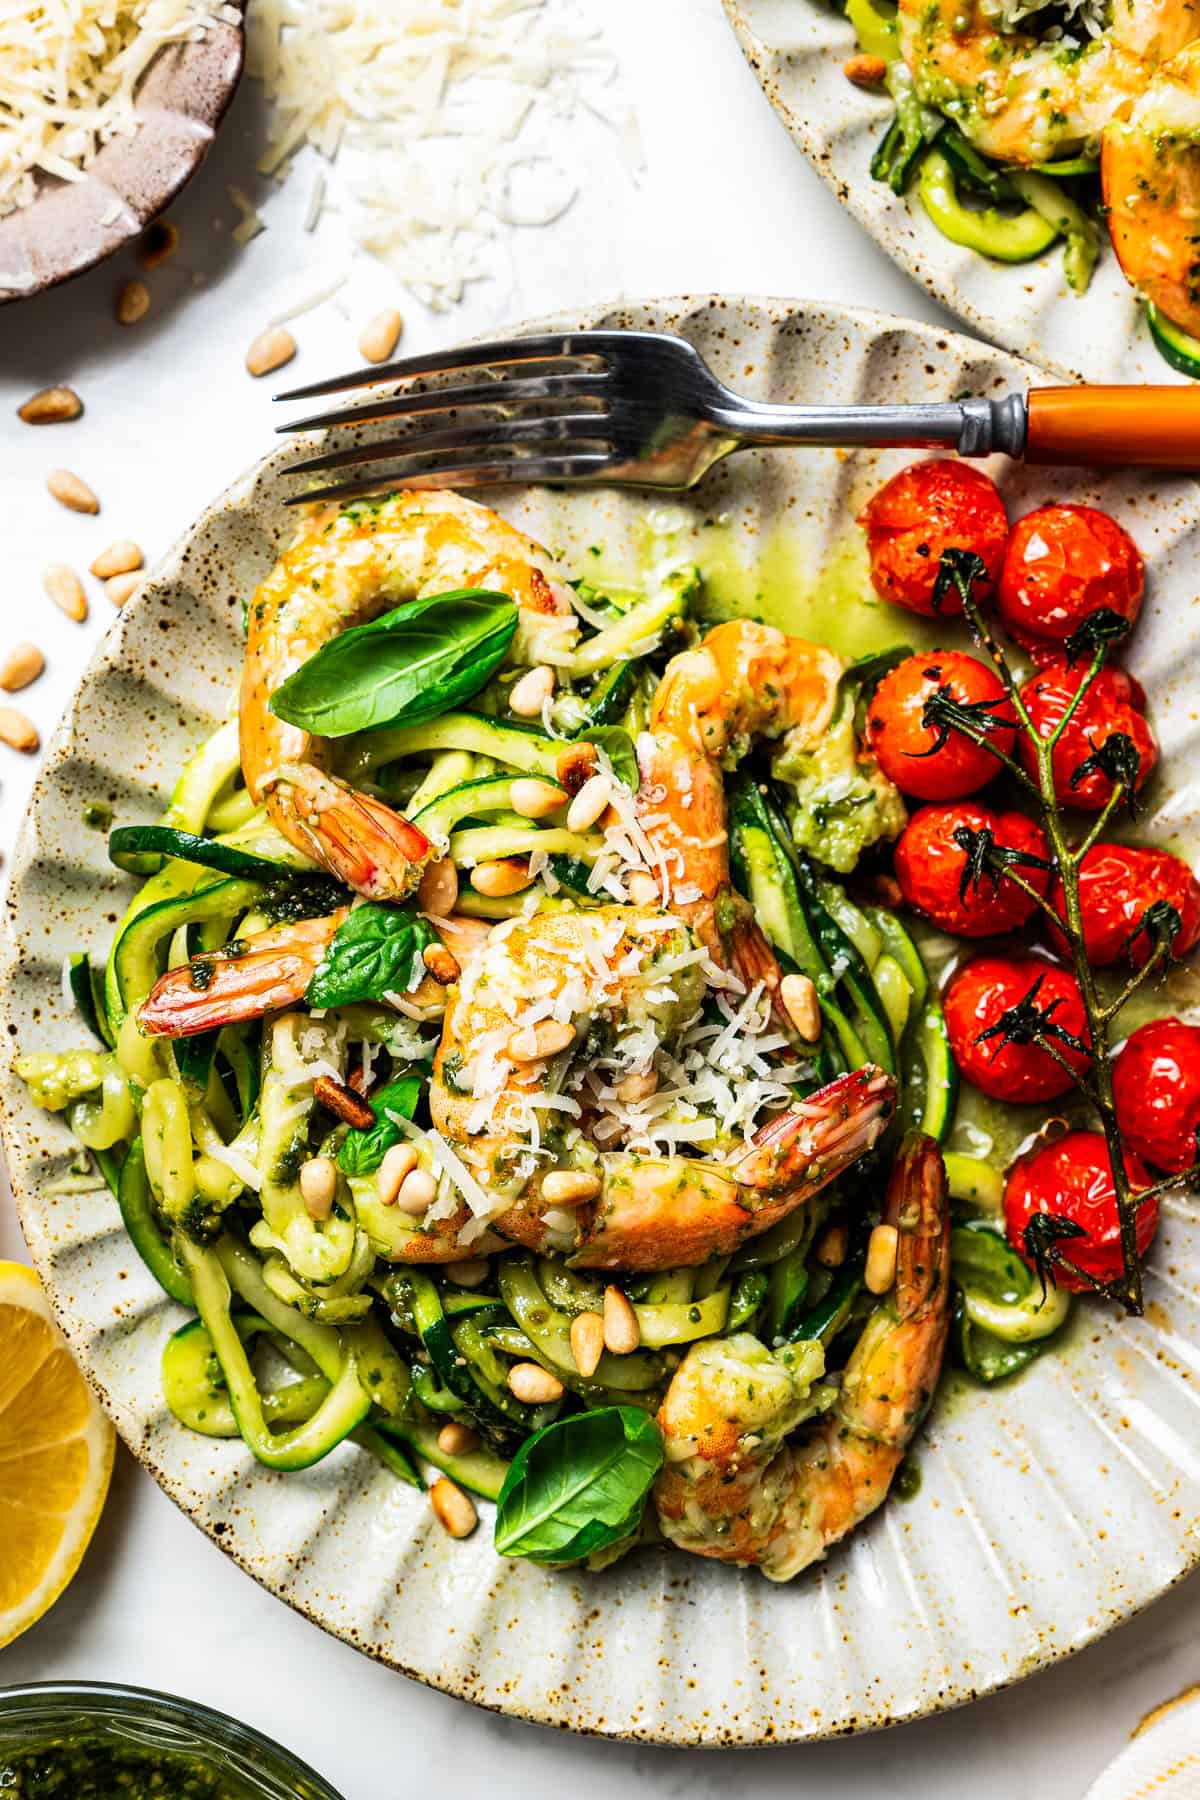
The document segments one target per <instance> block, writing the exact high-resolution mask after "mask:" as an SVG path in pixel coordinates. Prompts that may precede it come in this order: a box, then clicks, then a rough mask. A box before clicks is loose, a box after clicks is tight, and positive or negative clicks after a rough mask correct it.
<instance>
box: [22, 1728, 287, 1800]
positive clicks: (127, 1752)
mask: <svg viewBox="0 0 1200 1800" xmlns="http://www.w3.org/2000/svg"><path fill="white" fill-rule="evenodd" d="M0 1795H3V1796H4V1800H252V1794H251V1790H250V1789H249V1788H247V1787H244V1786H243V1785H242V1783H241V1782H240V1781H236V1780H232V1779H231V1778H230V1777H229V1776H228V1775H227V1774H225V1773H223V1772H222V1771H220V1770H218V1769H215V1768H213V1766H212V1765H211V1764H210V1763H207V1762H201V1761H199V1760H197V1758H195V1757H192V1756H185V1755H182V1754H177V1753H176V1752H174V1751H168V1750H150V1749H146V1748H145V1747H143V1746H142V1745H135V1744H124V1743H118V1742H116V1741H114V1740H113V1739H112V1738H108V1737H100V1736H97V1737H72V1738H53V1739H49V1740H48V1741H47V1742H46V1743H45V1744H42V1745H39V1746H38V1747H37V1748H31V1749H21V1750H16V1751H7V1752H6V1751H0Z"/></svg>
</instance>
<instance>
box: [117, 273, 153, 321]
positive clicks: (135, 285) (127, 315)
mask: <svg viewBox="0 0 1200 1800" xmlns="http://www.w3.org/2000/svg"><path fill="white" fill-rule="evenodd" d="M149 311H150V289H149V288H148V287H147V286H146V284H145V282H144V281H127V282H126V283H125V286H124V287H123V288H122V289H121V291H120V293H119V294H118V295H117V307H116V312H117V324H118V325H136V324H137V323H138V320H139V319H144V318H145V316H146V314H147V313H148V312H149Z"/></svg>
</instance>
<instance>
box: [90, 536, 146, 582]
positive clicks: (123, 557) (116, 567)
mask: <svg viewBox="0 0 1200 1800" xmlns="http://www.w3.org/2000/svg"><path fill="white" fill-rule="evenodd" d="M144 560H145V559H144V557H143V556H142V551H141V546H140V545H138V544H135V543H133V542H132V540H131V539H129V538H118V539H117V541H116V543H115V544H110V545H109V546H108V549H107V550H102V551H101V552H100V554H99V556H98V557H97V558H96V560H95V562H93V563H89V564H88V568H89V571H90V572H91V574H93V575H94V576H95V577H96V580H97V581H107V580H108V578H109V576H110V575H130V574H132V572H133V570H134V569H140V568H141V566H142V563H143V561H144Z"/></svg>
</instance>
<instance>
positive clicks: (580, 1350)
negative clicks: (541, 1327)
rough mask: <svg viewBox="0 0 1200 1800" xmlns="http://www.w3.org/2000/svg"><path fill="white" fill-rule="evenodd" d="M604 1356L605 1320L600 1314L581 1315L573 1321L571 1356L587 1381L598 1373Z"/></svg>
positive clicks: (587, 1313)
mask: <svg viewBox="0 0 1200 1800" xmlns="http://www.w3.org/2000/svg"><path fill="white" fill-rule="evenodd" d="M603 1354H604V1320H603V1319H602V1318H601V1317H600V1314H599V1313H595V1312H582V1313H580V1314H579V1316H578V1317H577V1318H574V1319H572V1320H571V1355H572V1356H573V1357H574V1358H575V1367H576V1368H577V1369H578V1370H579V1373H580V1374H581V1375H582V1376H583V1378H584V1380H585V1381H588V1380H590V1379H591V1377H592V1376H593V1375H594V1374H595V1373H596V1370H597V1368H598V1367H599V1364H600V1358H601V1357H602V1356H603Z"/></svg>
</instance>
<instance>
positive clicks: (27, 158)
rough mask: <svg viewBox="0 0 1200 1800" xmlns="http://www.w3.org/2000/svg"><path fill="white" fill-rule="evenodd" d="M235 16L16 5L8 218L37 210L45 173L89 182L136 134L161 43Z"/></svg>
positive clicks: (1, 133) (8, 19)
mask: <svg viewBox="0 0 1200 1800" xmlns="http://www.w3.org/2000/svg"><path fill="white" fill-rule="evenodd" d="M227 12H228V8H227V7H225V6H221V5H218V4H216V0H58V3H57V4H51V3H49V0H9V3H8V4H7V5H5V7H4V8H3V13H2V18H3V25H2V27H0V35H2V38H3V53H2V54H0V217H3V216H4V215H5V214H6V213H10V212H14V211H15V210H16V209H17V207H20V206H26V205H28V203H29V202H30V201H31V200H32V199H33V197H34V192H35V188H36V178H37V175H38V172H39V171H41V172H44V173H45V174H48V175H57V176H59V177H60V178H61V179H62V180H64V181H81V180H82V179H83V172H84V170H85V168H86V167H87V165H88V163H89V162H90V161H91V160H92V158H93V157H94V156H95V154H96V152H97V151H98V150H99V149H100V147H101V146H102V145H103V144H106V143H107V142H108V141H109V139H110V138H114V137H131V136H132V135H133V133H134V132H135V131H136V130H137V119H136V117H135V114H134V100H135V91H136V88H137V84H138V82H139V81H140V80H141V78H142V76H143V75H144V74H145V72H146V70H147V68H148V66H149V64H150V62H151V61H152V60H153V58H154V56H155V55H156V54H157V52H158V51H159V49H160V48H161V46H162V45H163V44H168V43H177V42H180V41H185V40H189V39H195V38H198V37H202V36H203V35H204V32H205V31H206V29H207V28H208V27H209V26H211V25H213V24H215V23H216V21H217V20H218V19H219V18H222V17H224V16H225V15H226V13H227ZM6 279H7V278H6Z"/></svg>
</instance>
